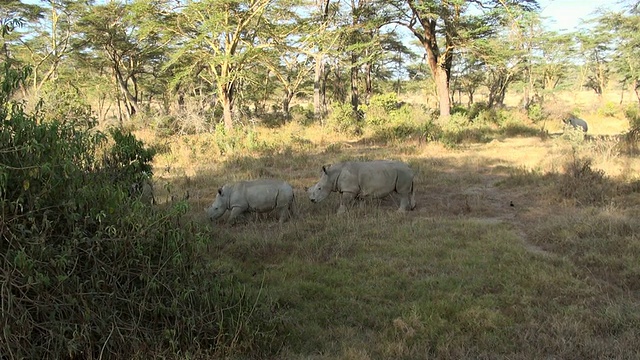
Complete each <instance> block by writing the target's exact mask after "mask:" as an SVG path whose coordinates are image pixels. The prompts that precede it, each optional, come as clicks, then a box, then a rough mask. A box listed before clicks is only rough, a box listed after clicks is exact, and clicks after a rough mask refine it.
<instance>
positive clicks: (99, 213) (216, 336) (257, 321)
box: [0, 64, 280, 359]
mask: <svg viewBox="0 0 640 360" xmlns="http://www.w3.org/2000/svg"><path fill="white" fill-rule="evenodd" d="M2 70H3V73H2V74H0V76H1V77H2V78H1V81H2V84H0V85H1V87H0V89H2V90H0V103H1V104H3V106H2V107H0V121H1V123H0V124H1V126H0V128H1V129H2V131H0V273H1V274H2V276H1V277H0V282H1V284H0V285H1V289H2V291H1V293H0V297H1V299H0V304H1V306H2V317H1V318H0V326H2V329H3V331H2V334H1V335H0V354H1V355H0V357H1V358H2V359H25V358H29V359H43V358H57V359H65V358H69V359H70V358H87V359H92V358H136V357H143V358H149V357H164V358H178V357H179V358H183V357H203V356H209V357H226V356H239V355H240V354H251V356H258V357H264V356H269V355H271V354H273V353H275V352H276V351H277V350H278V347H279V344H280V342H279V341H278V339H277V338H276V334H277V332H276V331H275V330H276V329H277V327H278V324H276V322H275V321H274V320H272V319H271V317H270V314H271V309H272V306H273V304H272V303H271V302H270V301H269V300H268V299H266V298H264V297H261V296H260V295H259V292H260V290H259V288H258V289H256V288H247V287H245V286H244V285H243V284H242V283H240V282H239V281H238V280H237V279H236V277H235V274H234V273H233V272H228V271H219V270H217V269H215V268H213V267H211V266H210V265H207V264H208V263H207V262H205V261H202V259H200V256H199V255H198V254H200V253H202V248H203V247H205V246H206V244H207V243H208V242H209V241H210V240H211V239H209V238H207V237H205V235H203V234H204V233H203V230H202V229H201V228H200V227H198V226H197V225H196V224H194V223H192V222H189V221H184V220H183V215H184V214H185V213H186V211H187V210H188V205H187V203H185V202H180V203H177V204H175V205H173V206H171V207H169V208H166V209H159V208H154V207H150V206H148V205H146V204H143V203H142V202H140V201H139V200H138V199H136V198H135V197H132V196H131V194H130V188H131V185H132V184H135V183H137V182H139V181H141V180H144V179H148V178H149V177H151V176H152V173H151V166H150V162H151V161H152V159H153V156H154V153H155V152H154V151H153V150H152V149H149V148H146V147H145V146H144V144H143V143H142V142H140V141H139V140H137V139H136V138H135V137H133V135H131V134H129V133H126V132H123V131H122V130H119V129H113V130H111V131H110V132H109V133H102V132H99V131H97V130H94V129H92V128H90V127H88V126H87V125H88V124H91V123H92V121H93V120H92V119H90V118H86V115H87V113H86V112H75V113H74V112H68V111H60V112H58V113H48V117H46V118H45V117H43V116H42V108H39V109H36V111H35V112H34V113H27V112H26V111H25V109H24V105H23V103H21V102H18V101H14V100H11V99H12V97H11V95H12V93H13V91H15V89H16V88H17V87H18V86H19V85H20V84H21V83H22V82H23V81H24V79H25V78H26V77H27V76H28V74H29V70H28V69H14V68H12V67H11V66H10V65H9V64H3V65H2ZM64 103H65V102H63V101H61V102H59V104H64ZM56 114H58V115H60V116H64V119H61V118H59V117H57V116H56ZM70 114H76V115H77V116H79V117H82V118H78V119H72V118H71V119H70V118H69V117H70V116H71V115H70ZM76 120H77V121H76Z"/></svg>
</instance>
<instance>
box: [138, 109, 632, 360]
mask: <svg viewBox="0 0 640 360" xmlns="http://www.w3.org/2000/svg"><path fill="white" fill-rule="evenodd" d="M589 121H590V123H589V124H590V128H591V126H592V124H593V126H598V124H599V122H600V121H602V122H604V121H605V120H600V119H596V118H595V117H593V118H591V119H590V120H589ZM620 124H622V122H620ZM514 129H515V130H514V131H517V132H518V134H517V137H510V136H505V134H502V133H498V132H496V133H494V134H491V135H490V136H492V138H490V139H488V141H487V142H486V143H485V142H481V143H477V142H475V143H474V142H470V143H462V144H459V145H458V146H456V147H455V148H451V147H449V146H447V145H446V144H443V143H439V142H431V143H424V142H421V141H420V139H412V138H409V139H406V140H403V141H395V140H394V141H386V142H381V141H377V140H375V139H372V138H367V136H368V135H367V133H366V132H365V134H363V136H362V137H354V136H349V135H345V134H338V133H334V132H332V131H330V130H329V129H328V128H326V127H324V126H322V125H321V124H313V125H310V126H301V125H299V124H296V123H291V124H286V125H282V126H280V127H278V128H267V127H261V126H256V127H255V128H254V129H252V133H251V134H253V135H251V138H247V137H244V138H238V140H237V141H238V142H239V144H240V145H238V146H237V147H236V148H235V149H234V150H233V151H226V152H221V151H220V149H219V148H218V143H219V140H220V139H216V138H215V134H201V135H190V136H188V137H184V138H177V139H159V138H156V137H154V136H153V134H146V135H145V136H144V137H143V138H144V139H145V141H147V142H148V143H150V144H156V145H159V146H160V145H162V146H163V147H164V148H165V149H168V150H167V151H164V152H161V153H160V154H159V155H158V156H157V157H156V160H155V167H154V172H155V175H154V178H155V181H156V184H160V186H159V188H160V189H159V190H158V187H157V188H156V189H157V191H159V192H160V193H161V195H160V197H161V198H165V199H170V195H180V194H181V193H184V192H188V193H189V194H190V197H189V198H188V200H187V201H188V203H189V205H190V212H189V214H188V218H189V219H190V220H191V221H195V222H197V223H199V224H201V226H202V227H203V229H205V230H204V231H206V232H207V234H209V238H210V242H209V243H208V244H207V249H208V256H207V257H208V259H209V260H210V261H211V264H212V266H213V267H216V268H220V269H224V271H228V272H233V273H234V274H235V275H236V276H237V277H238V278H240V279H242V281H244V283H245V284H246V286H248V287H251V288H255V289H261V290H260V291H261V293H262V296H264V298H265V299H269V301H273V302H274V304H277V305H275V306H274V308H275V309H276V310H274V313H273V316H274V318H275V319H278V320H279V321H281V322H282V323H283V324H284V329H286V331H284V333H282V334H279V336H280V339H282V341H283V344H284V345H283V347H282V350H281V358H286V359H386V358H398V359H400V358H402V359H425V358H438V359H479V358H486V359H538V358H562V359H584V358H634V357H638V356H640V347H639V346H638V345H637V344H636V339H637V338H638V337H640V330H639V329H640V307H639V306H638V305H637V304H638V300H639V299H640V298H639V295H638V294H640V293H639V291H640V283H639V282H638V280H637V279H639V278H640V268H639V267H638V261H637V259H638V258H640V239H639V235H638V234H639V231H640V228H638V225H637V222H636V220H635V219H637V217H638V215H640V214H638V213H637V209H636V207H637V202H638V201H640V192H639V191H638V189H639V188H640V187H638V186H636V185H634V184H635V183H634V181H637V176H634V175H633V174H637V173H638V170H640V161H639V160H637V159H635V158H632V157H625V156H624V155H621V154H620V153H618V152H616V151H615V150H614V145H613V144H611V143H609V142H607V141H612V140H597V141H593V140H588V141H584V142H577V141H576V142H574V141H573V140H571V139H567V138H565V137H563V136H560V135H553V136H539V135H535V134H534V133H533V132H531V133H529V132H528V131H529V130H527V129H529V128H527V129H524V130H522V129H520V128H517V127H515V128H514ZM512 130H513V129H512ZM615 131H616V132H617V131H623V128H622V125H620V127H618V128H615ZM244 134H248V133H244ZM576 158H577V159H579V160H580V161H586V160H585V159H589V161H590V163H589V169H590V170H591V171H592V173H596V174H597V173H599V172H600V171H602V173H603V174H604V175H606V176H605V177H604V178H603V179H604V180H602V181H603V182H602V184H601V185H602V186H601V187H600V188H598V187H594V186H593V184H592V183H590V181H591V180H593V179H591V180H589V179H585V178H582V177H580V176H579V175H575V174H573V175H572V173H571V172H570V171H567V169H568V168H567V166H568V165H567V164H571V161H572V160H574V159H576ZM351 159H358V160H372V159H397V160H402V161H406V162H407V163H409V164H410V165H411V167H412V168H413V169H414V170H415V172H416V193H417V196H418V207H417V209H416V210H415V211H413V212H409V213H406V214H402V213H398V212H396V209H397V205H396V204H395V203H394V202H393V200H389V199H385V200H382V201H366V202H365V203H364V205H363V206H361V207H354V208H353V209H351V210H350V211H349V212H348V213H346V214H344V215H341V216H338V215H336V210H337V208H338V203H339V195H338V194H332V195H331V196H330V197H329V198H328V199H327V200H325V201H324V202H322V203H319V204H312V203H311V202H310V201H308V199H307V196H306V191H305V188H306V187H308V186H311V185H313V184H314V183H315V182H316V181H317V179H318V177H319V174H320V168H321V166H322V165H324V164H330V163H335V162H338V161H345V160H351ZM579 164H583V165H584V164H585V163H584V162H580V163H579ZM257 177H276V178H281V179H283V180H286V181H289V182H290V183H291V184H292V185H293V186H294V191H295V193H296V201H297V209H298V217H296V218H295V219H293V220H291V221H289V222H285V223H284V224H282V225H279V224H278V223H277V220H276V219H275V217H272V216H271V217H270V216H248V217H247V218H246V219H244V221H242V222H240V223H239V224H238V225H235V226H228V225H226V224H224V222H216V223H210V222H209V221H208V220H207V219H205V217H204V216H203V212H202V208H203V207H204V206H205V204H206V205H208V202H211V201H213V198H214V197H215V191H216V189H217V188H218V187H219V186H222V184H224V183H226V182H230V181H236V180H240V179H247V178H257ZM587 180H588V181H587ZM563 184H564V185H563ZM562 186H574V187H577V188H584V189H586V190H585V191H586V193H587V194H590V192H597V195H598V194H599V195H602V196H601V197H598V199H599V200H598V202H593V203H586V202H584V201H582V202H581V201H577V200H576V199H578V198H576V197H575V196H577V195H575V194H574V193H573V192H567V191H564V192H563V191H562V190H563V188H562ZM605 188H606V191H605ZM574 195H575V196H574ZM579 199H582V198H579ZM224 271H223V272H224Z"/></svg>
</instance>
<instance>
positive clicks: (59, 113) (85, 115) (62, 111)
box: [39, 81, 96, 129]
mask: <svg viewBox="0 0 640 360" xmlns="http://www.w3.org/2000/svg"><path fill="white" fill-rule="evenodd" d="M39 109H40V115H41V118H42V119H43V120H44V121H47V122H51V121H58V122H60V123H62V124H73V125H74V126H77V127H82V128H85V129H89V128H92V127H93V126H95V124H96V119H95V117H94V116H93V114H92V113H91V106H90V105H89V103H88V102H87V99H86V98H85V96H84V95H82V94H81V93H80V91H79V90H78V88H76V87H75V86H73V85H71V84H69V83H66V82H60V81H54V82H50V83H47V84H46V85H45V86H43V88H42V102H41V104H40V108H39Z"/></svg>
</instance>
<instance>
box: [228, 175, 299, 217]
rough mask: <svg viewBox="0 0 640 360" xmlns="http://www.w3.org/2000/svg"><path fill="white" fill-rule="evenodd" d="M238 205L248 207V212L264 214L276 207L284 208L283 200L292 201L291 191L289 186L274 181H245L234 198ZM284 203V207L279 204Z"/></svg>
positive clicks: (282, 182)
mask: <svg viewBox="0 0 640 360" xmlns="http://www.w3.org/2000/svg"><path fill="white" fill-rule="evenodd" d="M236 199H237V203H238V205H246V206H248V210H250V211H256V212H266V211H270V210H273V209H275V208H276V207H281V206H286V204H287V203H286V202H285V201H283V200H284V199H287V200H288V199H293V189H292V188H291V186H290V185H289V184H287V183H286V182H284V181H281V180H275V179H259V180H253V181H245V182H243V184H242V186H241V192H240V193H239V194H238V196H237V197H236ZM282 202H285V204H284V205H282V204H281V203H282Z"/></svg>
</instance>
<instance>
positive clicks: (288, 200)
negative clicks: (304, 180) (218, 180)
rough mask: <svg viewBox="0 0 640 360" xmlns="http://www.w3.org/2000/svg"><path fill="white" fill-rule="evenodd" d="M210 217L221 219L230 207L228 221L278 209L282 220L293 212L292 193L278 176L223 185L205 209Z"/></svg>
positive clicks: (291, 189)
mask: <svg viewBox="0 0 640 360" xmlns="http://www.w3.org/2000/svg"><path fill="white" fill-rule="evenodd" d="M204 210H205V211H206V213H207V215H208V216H209V218H210V219H211V220H216V219H218V218H220V217H221V216H222V215H224V213H225V212H226V211H227V210H229V211H230V214H229V218H228V219H227V222H228V223H233V222H234V221H235V219H236V218H237V217H238V216H239V215H241V214H243V213H246V212H256V213H265V212H271V211H277V212H278V220H279V222H280V223H283V222H284V221H285V220H287V219H288V218H290V216H291V215H293V211H294V193H293V188H292V187H291V185H289V184H288V183H287V182H285V181H282V180H277V179H257V180H248V181H239V182H236V183H231V184H225V185H224V186H222V187H221V188H219V189H218V194H217V195H216V199H215V201H214V202H213V204H211V206H209V207H208V208H205V209H204Z"/></svg>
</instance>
